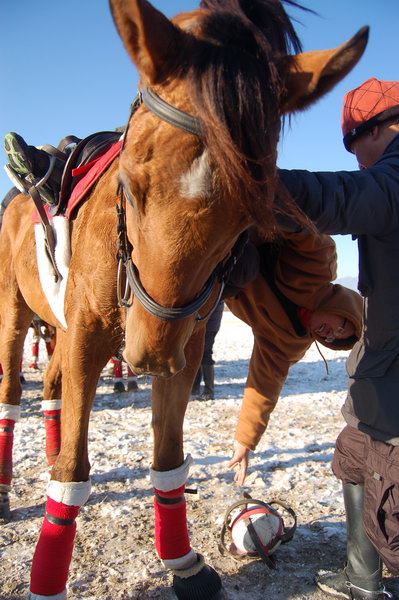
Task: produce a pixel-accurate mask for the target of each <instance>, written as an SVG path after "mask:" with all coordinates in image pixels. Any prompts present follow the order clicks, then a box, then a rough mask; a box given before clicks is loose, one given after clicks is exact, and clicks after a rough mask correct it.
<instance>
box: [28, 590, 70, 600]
mask: <svg viewBox="0 0 399 600" xmlns="http://www.w3.org/2000/svg"><path fill="white" fill-rule="evenodd" d="M66 597H67V591H66V590H64V591H63V592H60V593H59V594H54V595H53V596H42V595H41V594H33V593H32V592H28V595H27V597H26V600H66Z"/></svg>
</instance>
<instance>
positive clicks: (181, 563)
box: [161, 548, 203, 571]
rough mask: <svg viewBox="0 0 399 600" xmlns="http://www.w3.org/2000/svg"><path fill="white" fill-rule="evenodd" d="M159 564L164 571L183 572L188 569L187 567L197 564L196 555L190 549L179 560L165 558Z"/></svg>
mask: <svg viewBox="0 0 399 600" xmlns="http://www.w3.org/2000/svg"><path fill="white" fill-rule="evenodd" d="M161 562H162V564H163V566H164V567H165V569H173V570H174V571H175V570H183V569H187V568H190V567H188V566H187V565H190V566H192V565H193V564H196V563H197V553H196V552H194V550H193V549H192V548H190V552H189V553H188V554H185V555H184V556H181V557H180V558H165V559H164V560H161ZM202 566H203V565H202ZM201 568H202V567H201Z"/></svg>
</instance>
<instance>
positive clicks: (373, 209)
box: [279, 135, 399, 445]
mask: <svg viewBox="0 0 399 600" xmlns="http://www.w3.org/2000/svg"><path fill="white" fill-rule="evenodd" d="M279 173H280V176H281V179H282V181H283V183H284V184H285V186H286V187H287V189H288V190H289V192H290V193H291V195H292V196H293V198H294V199H295V200H296V202H297V203H298V205H299V206H300V207H301V208H302V210H303V211H304V212H305V213H306V214H307V215H308V216H309V217H310V218H311V219H312V220H313V221H314V222H315V223H316V225H317V227H318V229H319V230H320V232H322V233H328V234H330V235H333V234H352V235H353V236H355V237H356V238H357V240H358V248H359V284H358V287H359V291H360V292H361V294H362V295H363V296H364V297H365V306H364V333H363V338H362V339H361V340H360V341H359V342H358V343H357V344H356V345H355V347H354V348H353V350H352V352H351V354H350V356H349V358H348V361H347V372H348V375H349V377H350V382H349V394H348V398H347V400H346V403H345V405H344V407H343V414H344V417H345V419H346V421H347V422H348V423H349V424H350V425H354V426H357V427H358V428H359V429H360V430H362V431H364V432H366V433H369V434H370V435H372V436H373V437H374V438H376V439H379V440H383V441H388V442H390V443H392V444H395V445H399V135H397V136H396V137H395V138H394V139H393V140H392V141H391V143H390V144H389V145H388V147H387V148H386V150H385V152H384V154H383V155H382V157H381V158H380V160H379V161H378V162H377V163H376V164H375V165H373V166H372V167H370V168H369V169H365V170H362V171H353V172H346V171H342V172H337V173H329V172H319V173H311V172H309V171H286V170H280V172H279Z"/></svg>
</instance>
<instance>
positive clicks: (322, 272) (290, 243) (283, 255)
mask: <svg viewBox="0 0 399 600" xmlns="http://www.w3.org/2000/svg"><path fill="white" fill-rule="evenodd" d="M274 276H275V283H276V286H277V287H278V289H279V290H280V292H281V293H282V294H284V296H286V297H287V298H289V300H291V302H294V304H296V305H297V306H302V307H305V308H308V309H309V310H316V308H317V307H318V306H319V304H320V301H321V299H322V298H324V296H325V294H326V292H327V290H328V289H329V288H330V287H331V285H332V284H331V281H334V279H336V277H337V253H336V246H335V242H334V240H333V239H332V238H331V237H330V236H328V235H323V234H319V235H318V234H314V233H297V234H296V233H292V234H288V233H286V234H285V235H284V243H283V244H281V248H280V253H279V257H278V261H277V264H276V269H275V275H274Z"/></svg>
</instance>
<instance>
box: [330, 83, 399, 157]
mask: <svg viewBox="0 0 399 600" xmlns="http://www.w3.org/2000/svg"><path fill="white" fill-rule="evenodd" d="M393 107H396V108H397V111H396V110H393V111H392V110H390V111H389V113H386V114H381V113H385V111H387V110H388V109H392V108H393ZM394 116H399V81H380V80H379V79H375V77H372V78H370V79H367V81H365V82H364V83H362V84H361V85H359V87H357V88H355V89H354V90H351V91H350V92H348V93H347V94H345V96H344V106H343V109H342V117H341V127H342V133H343V134H344V145H345V148H346V149H347V150H348V151H349V152H350V147H351V145H352V143H353V141H354V139H355V138H356V137H357V136H358V135H360V134H361V133H364V131H367V130H368V129H371V127H373V126H374V125H377V124H378V123H381V122H383V121H385V120H388V119H391V118H392V117H394Z"/></svg>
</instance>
